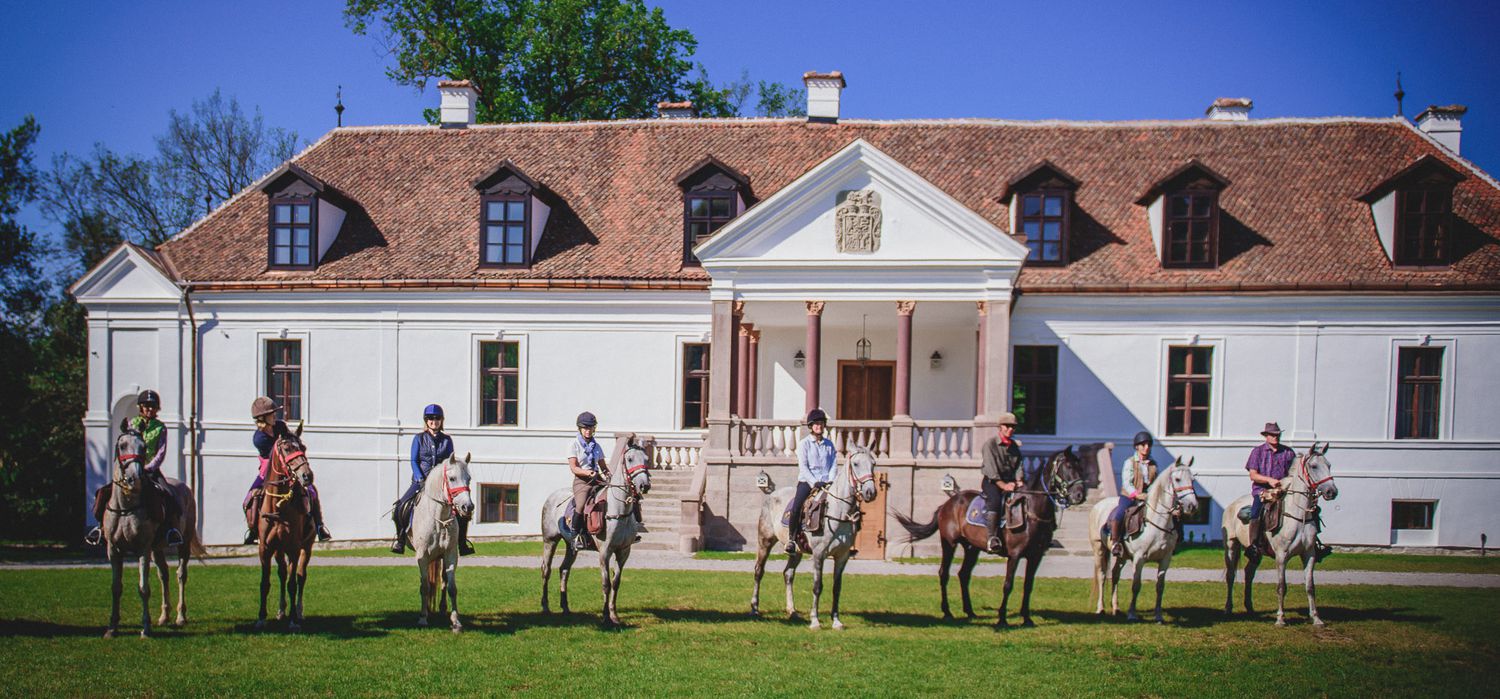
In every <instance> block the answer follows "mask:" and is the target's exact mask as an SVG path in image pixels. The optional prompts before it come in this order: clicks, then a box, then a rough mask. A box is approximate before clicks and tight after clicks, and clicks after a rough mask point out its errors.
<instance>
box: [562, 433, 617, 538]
mask: <svg viewBox="0 0 1500 699" xmlns="http://www.w3.org/2000/svg"><path fill="white" fill-rule="evenodd" d="M575 424H576V425H577V427H578V438H577V439H574V440H573V441H572V442H569V443H568V470H569V471H572V472H573V519H572V521H571V522H569V524H568V528H569V529H572V530H573V532H574V534H575V535H576V536H577V539H576V541H577V546H578V548H579V549H587V550H593V549H594V548H595V547H594V539H593V537H591V536H589V532H588V526H587V525H586V520H585V519H584V517H585V515H586V512H585V508H587V507H588V504H589V502H590V501H591V500H593V499H594V494H595V493H597V492H598V490H599V488H600V487H601V486H603V485H604V484H605V483H606V482H608V481H607V479H608V478H609V470H608V469H607V468H606V466H605V463H604V448H603V447H601V446H599V443H598V442H596V441H594V430H595V429H596V428H598V426H599V420H598V419H597V418H595V417H594V414H593V413H591V412H588V411H584V412H581V413H579V414H578V419H577V420H576V421H575Z"/></svg>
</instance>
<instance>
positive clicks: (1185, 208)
mask: <svg viewBox="0 0 1500 699" xmlns="http://www.w3.org/2000/svg"><path fill="white" fill-rule="evenodd" d="M1166 199H1167V202H1166V206H1167V211H1166V217H1165V218H1166V221H1164V224H1165V231H1166V235H1165V238H1166V240H1165V241H1163V243H1164V244H1163V245H1162V264H1163V265H1164V266H1169V267H1213V266H1215V255H1216V254H1217V253H1218V244H1217V241H1218V238H1219V236H1218V227H1219V195H1218V193H1217V192H1177V193H1175V194H1168V195H1167V196H1166Z"/></svg>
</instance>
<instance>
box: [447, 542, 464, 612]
mask: <svg viewBox="0 0 1500 699" xmlns="http://www.w3.org/2000/svg"><path fill="white" fill-rule="evenodd" d="M443 586H444V587H446V588H448V599H449V600H450V601H452V602H453V610H452V611H451V612H449V616H448V621H449V622H450V623H451V625H452V629H453V633H458V632H460V631H462V630H463V628H464V625H463V624H462V623H460V622H459V620H458V550H457V549H456V548H455V549H450V550H449V551H448V555H447V556H446V557H445V558H444V565H443Z"/></svg>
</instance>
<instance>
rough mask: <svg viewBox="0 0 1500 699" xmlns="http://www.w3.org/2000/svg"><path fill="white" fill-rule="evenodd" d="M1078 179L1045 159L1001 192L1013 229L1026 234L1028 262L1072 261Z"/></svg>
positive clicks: (1061, 262)
mask: <svg viewBox="0 0 1500 699" xmlns="http://www.w3.org/2000/svg"><path fill="white" fill-rule="evenodd" d="M1077 189H1078V180H1077V179H1076V178H1074V177H1073V176H1072V175H1069V174H1068V173H1067V172H1065V171H1063V169H1062V168H1060V167H1058V166H1056V165H1054V164H1052V163H1051V162H1048V161H1045V160H1043V161H1042V162H1040V163H1038V164H1036V165H1033V166H1032V167H1030V168H1027V170H1026V171H1024V172H1023V173H1022V174H1021V175H1019V176H1018V177H1016V178H1014V179H1012V180H1011V181H1010V182H1009V183H1008V184H1006V186H1005V192H1004V193H1002V194H1001V201H1002V202H1003V203H1006V204H1007V205H1009V206H1010V209H1011V231H1012V232H1013V233H1020V234H1022V235H1024V236H1025V237H1026V247H1027V248H1029V249H1030V252H1029V253H1027V255H1026V264H1028V265H1065V264H1067V263H1068V262H1069V257H1068V241H1069V238H1071V234H1070V232H1071V230H1072V218H1073V216H1072V213H1073V193H1074V191H1075V190H1077Z"/></svg>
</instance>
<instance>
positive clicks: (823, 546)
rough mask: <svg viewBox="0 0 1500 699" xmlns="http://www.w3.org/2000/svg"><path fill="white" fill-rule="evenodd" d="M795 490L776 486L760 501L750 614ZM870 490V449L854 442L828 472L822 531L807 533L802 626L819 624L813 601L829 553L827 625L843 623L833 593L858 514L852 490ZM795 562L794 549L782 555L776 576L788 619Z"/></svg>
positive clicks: (780, 542)
mask: <svg viewBox="0 0 1500 699" xmlns="http://www.w3.org/2000/svg"><path fill="white" fill-rule="evenodd" d="M795 492H796V489H795V488H792V487H786V488H779V489H777V490H776V492H773V493H771V494H770V495H769V496H767V497H766V499H765V500H764V501H763V502H762V503H761V506H760V523H759V524H758V525H756V543H757V548H756V551H755V589H754V591H752V592H751V593H750V614H751V616H760V578H761V576H762V575H764V574H765V572H766V558H767V557H769V556H770V555H771V548H772V547H774V546H785V545H786V542H787V536H788V532H787V526H786V525H784V524H782V523H781V515H782V513H784V512H785V511H786V507H787V503H788V502H790V501H791V499H792V495H793V494H794V493H795ZM875 494H876V493H875V454H874V453H872V452H871V451H870V449H869V447H867V446H864V445H857V446H855V447H853V449H852V450H851V451H850V452H849V455H848V456H847V457H846V458H845V459H844V460H843V462H842V463H841V464H840V465H839V467H838V469H837V470H836V471H835V472H834V476H833V483H832V484H831V485H830V486H829V488H828V504H827V506H826V507H827V509H826V510H825V511H824V513H823V531H822V533H819V534H812V533H808V534H807V543H808V546H809V548H811V549H812V566H813V586H812V590H813V603H812V611H811V613H810V616H811V617H812V619H811V623H810V624H808V628H813V629H817V628H821V626H822V624H821V622H819V621H818V604H819V600H821V598H822V595H823V561H825V560H827V559H828V557H829V556H832V557H833V607H832V610H831V614H832V616H833V628H835V629H843V628H844V622H842V621H840V620H839V593H840V592H842V590H843V583H844V566H846V565H848V563H849V556H850V554H851V553H852V552H853V549H854V535H855V533H856V532H857V531H858V529H859V519H860V515H861V513H860V509H859V503H858V502H856V501H855V499H854V498H855V497H856V495H857V496H858V497H859V499H860V500H862V501H864V502H870V501H871V500H874V499H875ZM791 516H792V517H801V516H802V513H801V512H793V513H791ZM801 562H802V552H801V549H797V550H796V551H795V552H794V553H792V554H790V555H788V556H787V559H786V570H785V571H783V572H782V577H783V578H784V579H785V580H786V614H787V617H789V618H792V619H796V618H797V605H796V604H795V603H794V602H793V600H792V582H793V580H794V579H795V578H796V575H797V564H798V563H801Z"/></svg>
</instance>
